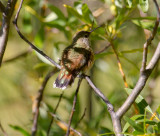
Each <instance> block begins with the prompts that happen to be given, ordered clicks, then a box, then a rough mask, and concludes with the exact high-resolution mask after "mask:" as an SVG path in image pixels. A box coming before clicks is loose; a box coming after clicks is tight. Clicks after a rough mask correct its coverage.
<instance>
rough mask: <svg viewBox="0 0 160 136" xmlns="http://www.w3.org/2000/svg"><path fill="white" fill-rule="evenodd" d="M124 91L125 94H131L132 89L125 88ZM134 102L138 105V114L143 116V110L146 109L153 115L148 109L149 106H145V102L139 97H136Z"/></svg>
mask: <svg viewBox="0 0 160 136" xmlns="http://www.w3.org/2000/svg"><path fill="white" fill-rule="evenodd" d="M125 90H126V92H127V94H131V92H132V89H129V88H125ZM135 102H136V104H137V105H138V108H139V110H140V113H142V114H144V113H145V109H146V110H147V111H149V112H150V113H151V114H153V111H152V109H151V108H150V106H149V105H148V104H147V102H146V101H145V99H144V98H143V97H142V96H141V95H138V97H137V98H136V100H135Z"/></svg>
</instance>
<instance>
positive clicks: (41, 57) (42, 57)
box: [35, 52, 54, 66]
mask: <svg viewBox="0 0 160 136" xmlns="http://www.w3.org/2000/svg"><path fill="white" fill-rule="evenodd" d="M35 53H36V55H37V57H38V58H39V59H40V60H41V61H42V62H44V63H46V64H49V65H51V66H54V65H53V64H52V63H51V62H50V61H49V60H48V59H46V58H45V57H44V56H42V55H41V54H39V53H38V52H35Z"/></svg>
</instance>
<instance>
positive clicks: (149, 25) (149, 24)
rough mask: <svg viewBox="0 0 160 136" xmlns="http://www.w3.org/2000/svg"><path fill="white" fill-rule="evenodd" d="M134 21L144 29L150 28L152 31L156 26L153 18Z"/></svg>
mask: <svg viewBox="0 0 160 136" xmlns="http://www.w3.org/2000/svg"><path fill="white" fill-rule="evenodd" d="M132 22H133V23H134V24H136V25H138V26H140V27H142V28H144V29H148V30H150V31H152V30H153V27H154V21H152V20H148V21H144V20H139V19H133V20H132Z"/></svg>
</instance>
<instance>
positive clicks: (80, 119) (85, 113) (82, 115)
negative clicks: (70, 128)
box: [74, 108, 87, 128]
mask: <svg viewBox="0 0 160 136" xmlns="http://www.w3.org/2000/svg"><path fill="white" fill-rule="evenodd" d="M86 110H87V109H86V108H85V109H84V112H83V114H82V116H81V118H80V119H79V121H78V122H77V124H76V125H75V127H74V128H77V126H78V125H79V124H80V122H81V121H82V120H83V118H84V116H85V114H86Z"/></svg>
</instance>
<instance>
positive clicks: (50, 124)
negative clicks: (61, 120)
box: [47, 91, 64, 136]
mask: <svg viewBox="0 0 160 136" xmlns="http://www.w3.org/2000/svg"><path fill="white" fill-rule="evenodd" d="M63 94H64V91H63V92H62V93H61V95H60V97H59V100H58V103H57V105H56V108H55V109H54V112H53V113H54V114H55V113H56V111H57V109H58V107H59V104H60V102H61V99H62V97H63ZM53 121H54V118H53V116H52V118H51V121H50V123H49V127H48V130H47V136H49V132H50V129H51V126H52V124H53Z"/></svg>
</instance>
